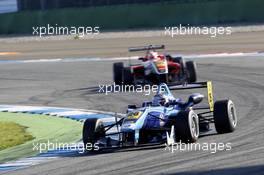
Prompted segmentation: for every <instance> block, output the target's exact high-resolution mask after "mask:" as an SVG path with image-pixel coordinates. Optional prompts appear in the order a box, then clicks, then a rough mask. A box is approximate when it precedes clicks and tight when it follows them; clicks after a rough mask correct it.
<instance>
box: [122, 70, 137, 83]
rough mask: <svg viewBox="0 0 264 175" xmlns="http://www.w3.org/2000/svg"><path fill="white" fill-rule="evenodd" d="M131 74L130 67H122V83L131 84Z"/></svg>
mask: <svg viewBox="0 0 264 175" xmlns="http://www.w3.org/2000/svg"><path fill="white" fill-rule="evenodd" d="M133 80H134V78H133V75H132V73H131V71H130V68H129V67H125V68H124V69H123V83H124V84H133Z"/></svg>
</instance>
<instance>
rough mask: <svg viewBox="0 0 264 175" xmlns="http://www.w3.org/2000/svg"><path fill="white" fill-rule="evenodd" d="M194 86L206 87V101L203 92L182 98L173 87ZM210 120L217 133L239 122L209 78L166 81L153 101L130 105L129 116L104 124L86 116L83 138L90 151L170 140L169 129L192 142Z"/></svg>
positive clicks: (205, 129) (182, 138) (228, 101)
mask: <svg viewBox="0 0 264 175" xmlns="http://www.w3.org/2000/svg"><path fill="white" fill-rule="evenodd" d="M194 88H207V96H208V104H207V105H201V102H202V100H203V99H204V95H202V94H200V93H194V94H192V95H190V96H189V98H188V100H187V101H183V100H182V99H180V98H175V97H174V96H173V95H172V93H171V91H170V90H179V89H194ZM210 123H214V126H215V129H216V131H217V133H229V132H233V131H234V130H235V128H236V126H237V115H236V110H235V105H234V103H233V102H232V101H231V100H221V101H216V102H214V101H213V92H212V83H211V82H210V81H209V82H200V83H194V84H188V85H176V86H170V87H168V86H167V85H166V84H164V83H163V84H160V85H159V88H158V90H157V93H156V95H155V96H154V97H153V100H152V101H145V102H143V104H142V106H141V107H137V106H136V105H128V108H127V114H126V116H125V117H122V118H119V120H118V119H117V118H116V122H115V123H113V124H110V125H104V123H103V122H102V120H101V119H97V118H92V119H87V120H86V121H85V122H84V127H83V142H84V145H86V147H87V145H90V146H88V147H89V148H90V149H87V150H89V151H94V150H99V149H104V148H121V147H129V146H139V145H149V144H162V143H165V142H166V141H168V139H169V138H168V132H173V133H174V135H175V138H174V139H175V141H181V142H185V143H192V142H196V141H197V139H198V138H199V135H200V134H201V133H203V132H208V131H210V130H211V125H210ZM110 130H112V132H109V131H110ZM113 130H114V131H113Z"/></svg>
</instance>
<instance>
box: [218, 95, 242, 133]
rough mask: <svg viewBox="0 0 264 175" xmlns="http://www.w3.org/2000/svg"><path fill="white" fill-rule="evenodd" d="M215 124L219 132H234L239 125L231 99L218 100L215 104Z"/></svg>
mask: <svg viewBox="0 0 264 175" xmlns="http://www.w3.org/2000/svg"><path fill="white" fill-rule="evenodd" d="M214 124H215V129H216V131H217V133H219V134H223V133H230V132H233V131H234V130H235V128H236V126H237V114H236V108H235V105H234V103H233V102H232V101H231V100H221V101H216V102H215V104H214Z"/></svg>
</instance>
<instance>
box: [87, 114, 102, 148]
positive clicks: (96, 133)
mask: <svg viewBox="0 0 264 175" xmlns="http://www.w3.org/2000/svg"><path fill="white" fill-rule="evenodd" d="M102 137H105V130H104V125H103V121H102V120H100V119H97V118H90V119H86V120H85V122H84V125H83V144H84V147H85V149H86V150H88V151H95V150H96V148H95V143H96V142H97V141H98V140H99V139H100V138H102ZM88 147H89V149H87V148H88Z"/></svg>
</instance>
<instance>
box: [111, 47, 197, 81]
mask: <svg viewBox="0 0 264 175" xmlns="http://www.w3.org/2000/svg"><path fill="white" fill-rule="evenodd" d="M157 49H165V46H164V45H158V46H154V45H149V46H145V47H135V48H129V51H130V52H136V51H147V52H146V55H145V56H144V57H139V58H138V60H140V61H141V63H140V64H129V66H127V67H125V66H124V63H123V62H117V63H114V64H113V74H114V82H115V83H116V84H134V85H136V84H160V83H179V84H182V83H193V82H196V80H197V74H196V64H195V63H194V62H193V61H185V60H184V59H183V58H182V57H172V56H171V55H168V54H160V53H158V52H156V50H157Z"/></svg>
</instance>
